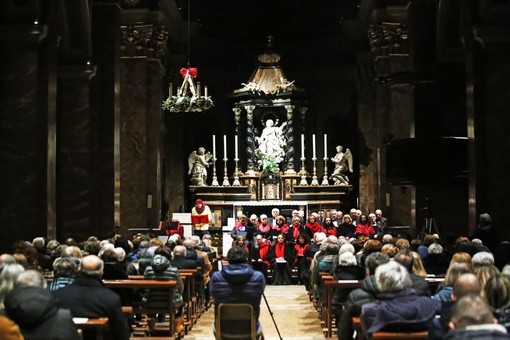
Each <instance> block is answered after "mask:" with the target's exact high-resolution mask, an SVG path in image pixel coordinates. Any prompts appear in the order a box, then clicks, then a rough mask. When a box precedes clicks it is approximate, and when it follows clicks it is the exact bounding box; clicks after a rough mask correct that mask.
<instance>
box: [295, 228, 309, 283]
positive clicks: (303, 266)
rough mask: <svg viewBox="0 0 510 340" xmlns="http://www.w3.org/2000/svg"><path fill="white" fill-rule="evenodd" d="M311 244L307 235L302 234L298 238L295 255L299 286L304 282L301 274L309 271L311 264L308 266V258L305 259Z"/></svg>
mask: <svg viewBox="0 0 510 340" xmlns="http://www.w3.org/2000/svg"><path fill="white" fill-rule="evenodd" d="M309 244H310V242H309V241H308V238H307V237H306V235H305V234H301V235H299V236H298V238H297V243H296V245H295V246H294V253H295V254H296V256H295V260H294V262H295V263H296V267H297V270H298V284H301V283H302V282H303V279H302V278H301V273H303V272H304V271H306V270H307V266H308V268H309V267H310V265H309V264H307V261H306V257H305V250H306V248H308V245H309Z"/></svg>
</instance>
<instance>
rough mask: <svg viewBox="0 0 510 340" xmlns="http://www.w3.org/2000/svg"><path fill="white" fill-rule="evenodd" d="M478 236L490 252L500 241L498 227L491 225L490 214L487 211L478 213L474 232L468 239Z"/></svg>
mask: <svg viewBox="0 0 510 340" xmlns="http://www.w3.org/2000/svg"><path fill="white" fill-rule="evenodd" d="M473 238H479V239H480V240H482V242H483V244H484V245H486V246H487V247H488V248H489V249H490V251H491V252H494V250H496V247H497V246H498V245H499V244H500V243H501V239H500V237H499V232H498V229H497V228H496V227H495V226H493V225H492V218H491V215H489V214H487V213H483V214H480V217H479V218H478V226H477V228H476V230H475V233H474V234H473V235H471V237H470V239H473Z"/></svg>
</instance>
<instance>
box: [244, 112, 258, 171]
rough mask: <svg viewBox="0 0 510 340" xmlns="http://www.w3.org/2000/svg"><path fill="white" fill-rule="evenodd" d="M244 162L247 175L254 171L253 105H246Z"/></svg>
mask: <svg viewBox="0 0 510 340" xmlns="http://www.w3.org/2000/svg"><path fill="white" fill-rule="evenodd" d="M244 109H245V110H246V164H247V170H246V174H247V175H253V174H254V173H255V127H254V125H253V111H254V110H255V106H254V105H246V106H245V107H244Z"/></svg>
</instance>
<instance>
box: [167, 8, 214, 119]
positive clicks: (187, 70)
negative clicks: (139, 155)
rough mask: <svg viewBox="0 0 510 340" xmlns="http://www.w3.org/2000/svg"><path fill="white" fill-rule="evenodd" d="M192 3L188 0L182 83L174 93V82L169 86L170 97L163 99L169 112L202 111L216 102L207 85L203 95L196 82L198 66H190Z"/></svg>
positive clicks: (198, 83) (181, 72)
mask: <svg viewBox="0 0 510 340" xmlns="http://www.w3.org/2000/svg"><path fill="white" fill-rule="evenodd" d="M190 38H191V4H190V0H188V55H187V57H188V64H187V66H186V67H183V68H181V70H180V74H181V76H182V84H181V86H179V87H178V88H177V91H176V93H175V94H174V93H173V84H172V83H170V84H169V86H168V98H167V99H165V100H164V101H163V104H162V105H161V107H162V109H163V110H165V111H169V112H202V111H205V110H208V109H210V108H211V107H212V106H213V105H214V104H213V101H212V99H211V97H209V93H208V89H207V86H204V95H203V96H202V93H201V88H200V82H197V83H196V84H195V80H194V79H195V78H196V77H197V75H198V69H197V68H196V67H190V50H191V49H190V46H191V39H190Z"/></svg>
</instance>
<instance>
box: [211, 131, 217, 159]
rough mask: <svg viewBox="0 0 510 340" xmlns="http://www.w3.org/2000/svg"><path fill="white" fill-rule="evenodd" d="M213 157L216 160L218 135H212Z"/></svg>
mask: <svg viewBox="0 0 510 340" xmlns="http://www.w3.org/2000/svg"><path fill="white" fill-rule="evenodd" d="M212 156H213V159H216V135H212Z"/></svg>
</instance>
